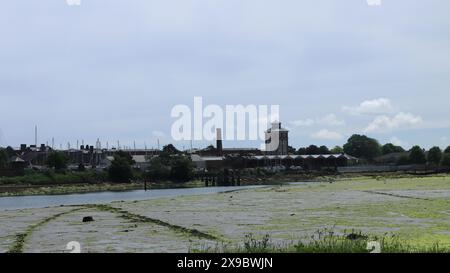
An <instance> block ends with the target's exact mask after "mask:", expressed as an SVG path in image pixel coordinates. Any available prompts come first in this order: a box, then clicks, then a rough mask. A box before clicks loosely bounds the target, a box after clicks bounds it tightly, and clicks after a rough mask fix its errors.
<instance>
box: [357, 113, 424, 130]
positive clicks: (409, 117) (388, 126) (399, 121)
mask: <svg viewBox="0 0 450 273" xmlns="http://www.w3.org/2000/svg"><path fill="white" fill-rule="evenodd" d="M422 122H423V120H422V117H420V116H415V115H413V114H411V113H403V112H400V113H398V114H396V115H395V116H393V117H389V116H386V115H381V116H377V117H376V118H375V119H374V120H373V121H372V123H370V124H369V125H368V126H367V127H366V128H365V129H364V132H365V133H385V132H389V131H392V130H395V129H400V128H407V127H413V126H416V125H419V124H421V123H422Z"/></svg>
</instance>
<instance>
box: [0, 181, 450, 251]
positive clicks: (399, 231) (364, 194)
mask: <svg viewBox="0 0 450 273" xmlns="http://www.w3.org/2000/svg"><path fill="white" fill-rule="evenodd" d="M449 178H450V176H435V177H431V176H428V177H423V178H422V177H421V178H417V177H401V178H393V177H389V178H386V179H380V178H379V177H378V178H377V177H364V178H360V179H355V178H343V179H342V180H335V181H331V182H332V183H330V182H326V183H302V184H291V185H280V186H270V187H265V188H254V189H246V190H242V191H235V192H225V193H220V194H210V195H196V196H178V197H165V198H160V199H153V200H143V201H118V202H112V203H111V204H108V205H85V206H83V208H86V209H91V211H97V212H99V211H102V213H103V212H110V213H111V215H114V218H117V219H119V218H121V219H122V221H123V219H125V220H126V221H123V222H116V223H117V224H119V226H117V228H114V230H113V234H119V235H118V236H119V237H118V238H120V239H113V238H106V239H107V240H108V242H111V243H112V244H114V246H115V247H113V248H110V250H111V251H120V250H121V249H122V250H123V249H127V250H128V251H133V248H129V247H128V248H127V247H124V244H127V242H131V244H132V245H136V251H145V249H146V248H145V245H143V244H144V240H143V239H145V238H144V237H145V236H148V237H153V236H155V237H157V236H161V235H162V233H161V232H162V231H161V229H164V230H165V231H167V236H166V237H158V238H165V240H169V241H170V242H169V243H170V244H171V245H174V244H178V242H179V241H177V240H185V241H184V242H187V241H191V239H192V240H197V241H196V242H205V241H204V240H202V239H206V240H207V241H208V242H206V244H207V245H208V247H207V248H206V247H205V249H208V251H211V252H214V251H220V250H215V249H214V247H211V243H212V244H214V243H216V244H217V245H218V246H221V247H222V246H227V247H222V251H225V252H226V251H231V252H233V251H246V250H245V246H244V249H243V248H242V247H243V246H242V242H243V241H245V234H249V233H253V234H255V237H254V238H255V240H256V242H258V241H261V240H263V239H264V235H265V234H269V235H270V238H271V241H270V248H268V249H270V251H271V252H331V253H334V252H360V251H366V250H364V249H363V248H362V247H363V246H364V242H358V243H356V242H347V241H345V240H344V238H342V236H343V235H344V234H346V233H347V232H348V231H352V230H358V231H361V232H362V233H363V234H370V235H367V236H368V237H370V238H378V239H380V238H383V240H384V241H383V242H385V245H384V248H385V252H450V250H449V249H450V232H449V231H450V205H449V199H450V198H449V197H450V187H449V185H450V179H449ZM74 207H75V206H74ZM75 208H76V207H75ZM88 211H89V210H88ZM34 212H40V213H42V212H46V213H45V214H43V215H41V214H39V216H40V217H41V216H43V217H41V219H44V218H46V217H49V218H50V219H51V217H52V215H54V214H56V212H55V211H54V210H51V209H50V208H49V209H48V210H46V209H40V210H33V209H30V210H26V211H24V213H25V214H26V215H31V214H33V213H34ZM58 212H60V211H58ZM83 213H84V211H83ZM108 214H109V213H108ZM26 215H25V216H26ZM75 216H76V215H71V216H64V217H62V218H60V217H56V218H54V219H51V221H55V222H52V223H54V224H55V226H56V225H58V224H59V223H63V221H66V222H65V223H63V225H60V227H64V225H66V226H67V225H70V223H71V222H70V221H72V220H73V217H75ZM111 217H113V216H111ZM0 218H3V219H8V221H10V220H11V221H12V222H14V221H20V223H23V221H24V218H23V215H21V217H17V218H16V216H15V214H14V212H13V211H12V212H0ZM29 219H31V218H29ZM33 221H35V222H38V221H36V220H33ZM45 223H48V222H44V223H42V224H41V225H43V224H45ZM95 223H96V225H97V226H96V227H97V228H99V227H100V228H103V227H104V226H105V230H108V228H109V226H108V225H110V224H111V222H108V221H105V219H99V220H98V221H96V222H95ZM135 224H136V225H139V228H141V229H140V233H137V234H138V235H139V236H140V237H139V236H137V235H136V234H134V233H133V232H126V231H125V230H131V229H133V227H131V226H129V225H135ZM22 226H23V225H22ZM12 228H13V226H10V229H9V230H11V231H9V232H4V233H3V235H2V236H3V238H8V242H9V240H10V239H11V238H12V237H11V236H13V235H14V236H15V237H14V239H15V243H14V244H11V247H10V248H9V249H10V251H16V252H19V251H21V250H24V247H23V246H24V245H25V244H26V245H27V247H26V248H25V250H26V251H28V250H30V251H33V250H36V249H37V250H43V251H45V250H46V248H45V247H42V248H39V247H40V246H39V245H38V244H39V242H40V241H39V239H41V238H40V235H46V234H47V233H48V234H50V232H52V226H50V225H46V227H45V228H44V229H43V228H42V227H41V226H35V224H34V223H33V222H31V224H30V227H29V228H25V229H22V230H24V231H23V232H20V233H19V234H14V233H13V232H12V230H13V229H12ZM323 228H328V229H329V230H333V233H334V234H335V235H336V236H338V238H335V239H336V241H331V243H332V244H334V245H331V246H329V248H325V247H324V246H326V245H324V244H321V243H318V245H312V242H314V240H312V241H310V240H309V239H311V235H313V234H314V233H315V231H316V230H318V229H323ZM68 229H70V227H68ZM70 230H71V229H70ZM33 231H39V232H36V233H35V235H33V236H34V237H33V238H31V239H30V234H31V233H33ZM64 231H66V230H63V232H64ZM165 231H164V232H165ZM15 232H17V231H15ZM78 234H79V235H80V236H84V237H83V238H84V239H85V240H88V239H89V240H88V241H89V244H93V245H95V241H96V240H101V239H102V238H100V237H98V236H97V237H96V236H91V235H92V234H90V233H82V232H79V233H78ZM205 235H206V236H205ZM142 236H144V237H142ZM202 236H203V237H202ZM50 237H51V238H54V237H52V236H49V238H50ZM49 238H48V239H49ZM64 238H66V237H64ZM180 238H181V239H180ZM33 239H36V240H33ZM104 239H105V238H104V237H103V240H104ZM5 240H6V239H5ZM114 240H116V241H114ZM158 240H159V241H161V242H162V239H155V240H153V241H152V242H154V243H157V244H158V245H156V246H157V247H158V246H159V247H160V248H158V249H165V248H163V247H161V246H162V243H158ZM5 242H6V241H5ZM27 242H28V243H27ZM31 242H34V244H32V243H31ZM328 242H329V243H330V241H328ZM316 243H317V242H316ZM354 243H355V244H356V245H354ZM5 244H6V243H4V244H3V245H5ZM255 244H256V245H254V246H258V245H257V243H255ZM8 245H9V244H8ZM47 245H48V246H49V247H50V246H51V240H48V242H47ZM250 245H251V244H250ZM266 245H267V244H266ZM164 247H166V246H164ZM50 249H53V248H50ZM170 249H172V250H173V249H174V248H170ZM177 249H178V250H179V249H180V248H177ZM205 249H203V250H205ZM249 249H252V251H255V252H258V251H262V250H261V249H258V247H250V248H249ZM91 250H92V251H94V252H95V251H102V250H105V248H91ZM163 251H164V250H163ZM173 251H174V250H173ZM190 251H194V252H195V251H202V248H198V244H197V246H193V247H191V248H190ZM264 251H269V250H267V249H265V250H264Z"/></svg>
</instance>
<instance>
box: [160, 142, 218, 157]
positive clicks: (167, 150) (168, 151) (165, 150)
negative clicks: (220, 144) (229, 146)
mask: <svg viewBox="0 0 450 273" xmlns="http://www.w3.org/2000/svg"><path fill="white" fill-rule="evenodd" d="M213 148H214V147H213ZM162 152H163V153H166V154H169V155H176V154H180V153H181V152H180V151H179V150H178V149H177V148H175V146H173V145H172V144H168V145H166V146H164V147H163V149H162Z"/></svg>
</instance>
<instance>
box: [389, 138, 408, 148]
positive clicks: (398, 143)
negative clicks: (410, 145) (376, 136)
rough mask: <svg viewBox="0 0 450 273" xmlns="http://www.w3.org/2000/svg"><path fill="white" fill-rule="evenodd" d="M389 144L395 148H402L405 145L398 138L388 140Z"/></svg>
mask: <svg viewBox="0 0 450 273" xmlns="http://www.w3.org/2000/svg"><path fill="white" fill-rule="evenodd" d="M389 142H390V143H392V144H394V145H396V146H403V145H405V143H404V142H403V141H402V140H401V139H399V138H398V137H395V136H394V137H391V139H390V140H389Z"/></svg>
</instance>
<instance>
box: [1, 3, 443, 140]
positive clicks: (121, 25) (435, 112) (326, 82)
mask: <svg viewBox="0 0 450 273" xmlns="http://www.w3.org/2000/svg"><path fill="white" fill-rule="evenodd" d="M449 11H450V1H443V0H384V1H382V5H381V6H369V5H367V3H366V1H365V0H346V1H340V0H314V1H300V0H107V1H106V0H82V2H81V5H80V6H69V5H67V4H66V1H65V0H40V1H36V0H14V1H3V2H2V4H1V8H0V102H1V104H0V145H2V146H6V145H13V146H18V145H19V144H20V143H28V144H32V143H34V125H36V124H37V125H38V126H39V143H45V142H46V141H49V142H50V141H51V138H52V137H54V138H55V143H56V145H57V146H59V144H60V143H61V144H63V145H64V147H65V146H66V145H67V142H71V143H72V146H73V145H75V143H76V140H77V139H78V140H80V142H81V140H82V139H84V140H85V143H89V144H91V145H94V144H95V141H96V139H97V138H100V140H101V141H102V143H103V145H105V143H106V141H109V143H110V145H113V143H116V141H117V140H121V143H122V144H123V145H130V146H131V145H132V143H133V140H136V143H137V145H138V146H140V147H143V145H144V142H145V143H147V146H148V147H152V146H156V139H158V138H159V139H160V141H161V144H166V143H169V142H172V140H171V136H170V129H171V125H172V123H173V122H174V121H175V120H174V119H173V118H172V117H171V116H170V112H171V109H172V107H173V106H175V105H177V104H186V105H189V106H192V105H193V97H194V96H202V97H203V99H204V103H205V104H218V105H221V106H225V105H226V104H244V105H247V104H256V105H259V104H268V105H270V104H277V105H280V119H281V121H282V122H283V126H285V127H287V128H288V129H289V130H290V131H291V132H290V136H291V137H290V144H291V145H292V146H294V147H299V146H305V145H309V144H313V143H314V144H317V145H322V144H326V145H329V146H334V145H338V144H339V145H342V144H343V143H345V141H346V139H347V138H348V137H349V136H350V135H351V134H353V133H364V134H367V135H369V136H371V137H375V138H377V139H379V140H380V142H382V143H385V142H394V143H396V144H401V145H404V146H405V147H406V148H408V147H410V146H411V145H413V144H419V145H422V146H424V147H430V146H433V145H439V146H441V147H446V146H448V145H450V107H449V102H450V35H449V33H450V16H448V15H449ZM176 144H177V145H178V146H179V147H180V148H181V147H182V146H183V145H188V144H187V143H181V142H180V143H176ZM204 144H205V143H194V145H195V146H200V145H204ZM225 146H228V147H243V146H253V147H259V142H250V141H244V142H227V143H225ZM186 148H187V147H186Z"/></svg>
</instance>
